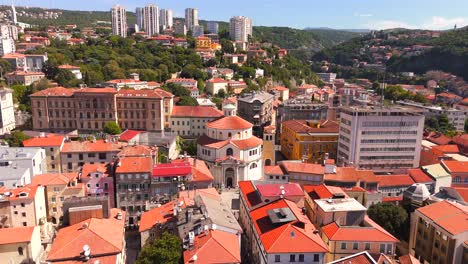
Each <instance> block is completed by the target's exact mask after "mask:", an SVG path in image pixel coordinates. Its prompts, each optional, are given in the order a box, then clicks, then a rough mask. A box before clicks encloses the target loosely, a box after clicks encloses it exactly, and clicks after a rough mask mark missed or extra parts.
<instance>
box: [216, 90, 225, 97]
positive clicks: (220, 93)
mask: <svg viewBox="0 0 468 264" xmlns="http://www.w3.org/2000/svg"><path fill="white" fill-rule="evenodd" d="M217 97H219V98H225V97H226V91H224V89H220V90H219V91H218V94H217Z"/></svg>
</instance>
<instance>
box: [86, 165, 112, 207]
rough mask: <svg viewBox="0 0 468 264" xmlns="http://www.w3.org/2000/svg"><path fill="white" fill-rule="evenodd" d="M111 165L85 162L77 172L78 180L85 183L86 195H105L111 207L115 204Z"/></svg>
mask: <svg viewBox="0 0 468 264" xmlns="http://www.w3.org/2000/svg"><path fill="white" fill-rule="evenodd" d="M112 175H113V173H112V165H111V164H109V163H106V164H85V165H83V167H82V168H81V172H80V174H79V177H80V181H81V182H82V183H83V184H85V185H86V194H87V195H88V196H94V197H99V196H105V197H107V199H108V200H109V204H110V206H111V207H114V206H115V199H114V198H115V192H114V178H113V177H112Z"/></svg>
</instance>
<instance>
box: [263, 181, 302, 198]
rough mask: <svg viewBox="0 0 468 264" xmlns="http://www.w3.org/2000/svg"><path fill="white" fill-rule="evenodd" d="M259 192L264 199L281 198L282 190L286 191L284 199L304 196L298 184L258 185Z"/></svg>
mask: <svg viewBox="0 0 468 264" xmlns="http://www.w3.org/2000/svg"><path fill="white" fill-rule="evenodd" d="M257 190H258V192H259V194H260V195H261V196H262V197H272V196H275V197H279V196H280V195H281V190H284V194H283V195H284V197H287V196H304V192H303V191H302V189H301V186H300V185H299V184H297V183H284V184H281V183H271V184H257Z"/></svg>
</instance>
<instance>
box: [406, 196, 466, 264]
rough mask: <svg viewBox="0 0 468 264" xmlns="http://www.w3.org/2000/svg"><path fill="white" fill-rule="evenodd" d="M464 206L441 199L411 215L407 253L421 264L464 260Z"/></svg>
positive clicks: (460, 261)
mask: <svg viewBox="0 0 468 264" xmlns="http://www.w3.org/2000/svg"><path fill="white" fill-rule="evenodd" d="M467 215H468V207H467V206H464V205H461V204H457V203H453V202H449V201H442V202H437V203H434V204H431V205H427V206H424V207H421V208H419V209H417V210H415V211H414V213H413V214H412V215H411V231H410V239H409V249H410V254H411V255H414V256H415V257H416V258H417V259H418V260H419V261H420V262H421V263H453V264H455V263H464V261H465V260H466V241H467V240H468V228H467V227H468V218H467Z"/></svg>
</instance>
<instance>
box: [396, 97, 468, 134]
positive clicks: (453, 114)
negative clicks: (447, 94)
mask: <svg viewBox="0 0 468 264" xmlns="http://www.w3.org/2000/svg"><path fill="white" fill-rule="evenodd" d="M397 103H399V104H401V105H406V106H411V107H415V108H419V109H423V110H425V112H424V115H425V116H426V117H431V116H435V117H439V116H441V115H445V116H447V118H448V120H449V121H450V123H452V125H453V126H454V127H455V128H456V130H457V131H463V130H464V126H465V119H467V118H468V117H467V116H466V113H465V112H464V111H463V110H460V109H455V108H447V107H445V108H444V107H441V106H432V105H423V104H420V103H415V102H411V101H409V102H407V101H398V102H397Z"/></svg>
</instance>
